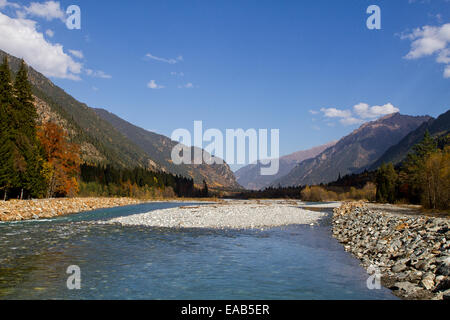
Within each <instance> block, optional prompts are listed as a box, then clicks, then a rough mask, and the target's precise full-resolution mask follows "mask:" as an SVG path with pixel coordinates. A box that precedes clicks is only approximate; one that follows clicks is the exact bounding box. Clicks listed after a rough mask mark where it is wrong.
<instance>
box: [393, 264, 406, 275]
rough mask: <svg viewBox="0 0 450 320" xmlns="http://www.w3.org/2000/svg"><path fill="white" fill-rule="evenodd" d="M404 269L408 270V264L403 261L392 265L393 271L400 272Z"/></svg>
mask: <svg viewBox="0 0 450 320" xmlns="http://www.w3.org/2000/svg"><path fill="white" fill-rule="evenodd" d="M403 270H406V264H404V263H402V262H400V263H397V264H396V265H394V266H393V267H392V272H394V273H399V272H402V271H403Z"/></svg>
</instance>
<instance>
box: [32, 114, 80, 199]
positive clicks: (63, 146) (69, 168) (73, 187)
mask: <svg viewBox="0 0 450 320" xmlns="http://www.w3.org/2000/svg"><path fill="white" fill-rule="evenodd" d="M38 137H39V140H40V142H41V145H42V147H43V149H44V154H45V159H46V163H45V165H44V173H45V177H46V180H47V185H48V188H47V197H53V196H55V195H57V196H74V195H76V194H77V192H78V181H77V178H78V176H79V173H80V164H81V159H80V156H79V154H80V150H79V146H78V145H76V144H73V143H70V142H69V141H68V138H67V134H66V132H65V131H64V130H63V129H62V128H61V127H60V126H58V125H57V124H55V123H52V122H48V123H45V124H43V125H42V126H41V127H39V128H38Z"/></svg>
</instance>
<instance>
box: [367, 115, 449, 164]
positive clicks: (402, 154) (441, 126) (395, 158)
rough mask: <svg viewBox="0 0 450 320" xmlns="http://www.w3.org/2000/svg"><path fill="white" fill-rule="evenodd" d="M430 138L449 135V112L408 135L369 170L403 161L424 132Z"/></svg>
mask: <svg viewBox="0 0 450 320" xmlns="http://www.w3.org/2000/svg"><path fill="white" fill-rule="evenodd" d="M427 130H428V132H429V133H430V134H431V135H432V136H435V137H437V136H443V135H447V134H449V133H450V110H448V111H447V112H445V113H443V114H441V115H440V116H439V117H438V118H437V119H430V120H429V121H427V122H425V123H423V124H422V125H421V126H420V127H419V128H417V129H416V130H414V131H412V132H411V133H409V134H408V135H407V136H406V137H405V138H403V139H402V140H401V141H400V142H399V143H398V144H396V145H395V146H392V147H391V148H389V149H388V150H387V151H386V152H385V153H384V154H383V155H382V156H381V157H380V158H379V159H378V160H377V161H376V162H375V163H374V164H373V165H372V166H370V168H369V169H370V170H375V169H377V168H378V167H379V166H380V165H381V164H382V163H389V162H392V163H393V164H394V165H397V164H399V163H400V162H401V161H403V160H404V159H405V158H406V156H407V155H408V154H409V153H410V152H411V151H412V148H413V146H414V145H416V144H418V143H419V142H420V141H421V140H422V139H423V137H424V135H425V132H426V131H427Z"/></svg>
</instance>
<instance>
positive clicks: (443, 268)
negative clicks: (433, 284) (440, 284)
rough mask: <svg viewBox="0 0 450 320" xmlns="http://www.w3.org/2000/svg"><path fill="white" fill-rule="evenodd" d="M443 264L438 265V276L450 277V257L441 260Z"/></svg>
mask: <svg viewBox="0 0 450 320" xmlns="http://www.w3.org/2000/svg"><path fill="white" fill-rule="evenodd" d="M440 261H441V263H440V264H439V265H438V267H437V270H436V274H438V275H442V276H450V257H446V258H444V259H440Z"/></svg>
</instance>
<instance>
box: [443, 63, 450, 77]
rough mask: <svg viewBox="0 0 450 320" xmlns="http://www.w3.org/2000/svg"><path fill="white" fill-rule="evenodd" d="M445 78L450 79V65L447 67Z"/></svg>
mask: <svg viewBox="0 0 450 320" xmlns="http://www.w3.org/2000/svg"><path fill="white" fill-rule="evenodd" d="M444 78H450V65H447V66H445V70H444Z"/></svg>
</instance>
